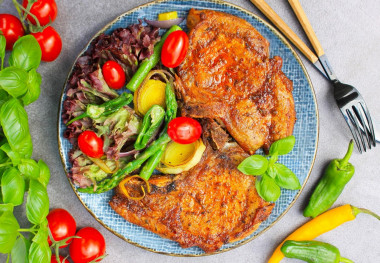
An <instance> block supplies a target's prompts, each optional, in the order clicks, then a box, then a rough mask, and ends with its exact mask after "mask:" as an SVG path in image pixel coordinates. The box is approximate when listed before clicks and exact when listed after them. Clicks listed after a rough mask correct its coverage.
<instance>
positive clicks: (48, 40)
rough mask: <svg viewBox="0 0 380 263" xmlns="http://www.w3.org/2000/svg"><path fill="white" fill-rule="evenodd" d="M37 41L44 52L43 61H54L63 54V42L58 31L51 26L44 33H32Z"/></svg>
mask: <svg viewBox="0 0 380 263" xmlns="http://www.w3.org/2000/svg"><path fill="white" fill-rule="evenodd" d="M31 35H33V36H34V37H35V38H36V39H37V42H38V44H40V48H41V51H42V57H41V59H42V61H47V62H49V61H53V60H55V59H56V58H57V57H58V56H59V53H61V50H62V40H61V37H60V36H59V34H58V33H57V31H55V29H54V28H53V27H51V26H48V27H47V28H45V29H44V31H42V32H38V33H31Z"/></svg>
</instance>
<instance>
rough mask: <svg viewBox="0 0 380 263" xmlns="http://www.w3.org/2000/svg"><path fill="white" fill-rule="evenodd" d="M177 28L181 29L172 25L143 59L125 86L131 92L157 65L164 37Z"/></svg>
mask: <svg viewBox="0 0 380 263" xmlns="http://www.w3.org/2000/svg"><path fill="white" fill-rule="evenodd" d="M178 30H182V28H180V27H179V26H177V25H174V26H172V27H171V28H170V29H169V30H168V31H167V32H166V33H165V34H164V35H163V36H162V37H161V40H160V42H158V43H157V44H156V45H155V46H154V50H153V54H152V55H151V56H150V57H149V58H148V59H146V60H144V61H143V62H142V63H141V64H140V66H139V68H138V69H137V71H136V73H135V74H134V75H133V77H132V78H131V80H130V81H129V82H128V84H127V86H126V87H127V89H129V90H130V91H133V92H135V91H136V89H137V88H138V87H139V86H140V85H141V83H142V82H143V80H144V79H145V77H146V76H147V75H148V73H149V71H150V70H151V69H152V68H154V67H155V66H156V65H157V63H158V62H159V61H160V59H161V49H162V46H163V45H164V42H165V40H166V38H167V37H168V36H169V34H170V33H172V32H174V31H178Z"/></svg>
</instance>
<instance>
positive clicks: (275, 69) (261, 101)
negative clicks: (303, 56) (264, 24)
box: [176, 9, 296, 154]
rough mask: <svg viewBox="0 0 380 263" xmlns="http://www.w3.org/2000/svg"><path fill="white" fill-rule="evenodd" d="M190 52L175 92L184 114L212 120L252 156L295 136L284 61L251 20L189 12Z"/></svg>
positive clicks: (177, 81) (290, 94) (288, 81)
mask: <svg viewBox="0 0 380 263" xmlns="http://www.w3.org/2000/svg"><path fill="white" fill-rule="evenodd" d="M187 25H188V27H189V29H190V33H189V39H190V44H189V50H188V53H187V56H186V58H185V60H184V62H183V63H182V64H181V65H180V66H179V68H178V77H177V79H176V91H177V95H178V97H179V99H180V101H181V105H180V108H181V112H182V115H184V116H190V117H194V118H213V119H217V120H218V121H219V122H221V123H223V125H224V126H225V127H226V129H227V131H228V132H229V133H230V134H231V135H232V137H233V138H234V139H235V140H236V141H237V142H238V143H239V145H240V146H241V147H242V148H243V149H244V150H245V151H247V152H249V153H250V154H253V153H254V152H255V151H256V150H257V149H259V148H261V147H264V149H266V150H267V149H268V148H269V146H270V144H271V143H272V142H273V141H275V140H278V139H281V138H284V137H287V136H289V135H291V134H292V132H293V126H294V123H295V119H296V113H295V109H294V100H293V96H292V89H293V84H292V81H290V80H289V79H288V78H287V77H286V76H285V75H284V73H283V72H282V71H281V67H282V59H281V58H280V57H274V58H272V59H270V58H269V43H268V41H267V40H266V39H265V38H264V37H263V36H262V35H260V33H259V32H258V31H257V30H256V29H255V28H254V27H253V26H252V25H251V24H249V23H248V22H247V21H245V20H243V19H241V18H238V17H235V16H233V15H229V14H226V13H222V12H217V11H212V10H194V9H192V10H190V12H189V15H188V17H187Z"/></svg>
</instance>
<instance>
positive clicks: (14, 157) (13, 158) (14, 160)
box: [0, 143, 21, 166]
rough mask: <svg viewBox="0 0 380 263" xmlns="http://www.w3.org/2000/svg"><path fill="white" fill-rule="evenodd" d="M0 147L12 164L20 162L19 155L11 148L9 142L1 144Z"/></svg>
mask: <svg viewBox="0 0 380 263" xmlns="http://www.w3.org/2000/svg"><path fill="white" fill-rule="evenodd" d="M0 149H1V150H2V151H4V152H5V153H6V154H7V156H8V157H9V158H10V159H11V161H12V164H13V165H14V166H16V165H18V164H19V163H20V161H21V157H20V155H19V154H18V153H17V152H15V151H13V150H12V149H11V146H9V143H6V144H4V145H2V146H1V147H0Z"/></svg>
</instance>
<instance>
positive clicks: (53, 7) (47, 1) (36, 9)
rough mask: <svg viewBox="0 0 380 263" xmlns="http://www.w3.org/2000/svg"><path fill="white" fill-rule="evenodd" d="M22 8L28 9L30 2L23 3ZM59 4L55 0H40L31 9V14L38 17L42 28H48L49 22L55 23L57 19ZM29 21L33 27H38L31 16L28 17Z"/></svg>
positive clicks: (26, 0)
mask: <svg viewBox="0 0 380 263" xmlns="http://www.w3.org/2000/svg"><path fill="white" fill-rule="evenodd" d="M22 6H23V7H24V8H26V7H27V6H28V0H24V1H23V2H22ZM57 12H58V10H57V4H56V3H55V1H54V0H38V1H37V2H35V3H34V4H33V5H32V7H31V8H30V13H32V14H33V15H35V16H36V18H37V19H38V22H40V26H46V25H47V24H49V22H50V21H51V22H53V21H54V20H55V18H56V17H57ZM27 19H28V21H29V22H30V23H32V24H33V25H36V24H37V23H36V21H35V20H34V18H33V17H32V16H30V15H28V16H27Z"/></svg>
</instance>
